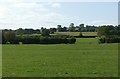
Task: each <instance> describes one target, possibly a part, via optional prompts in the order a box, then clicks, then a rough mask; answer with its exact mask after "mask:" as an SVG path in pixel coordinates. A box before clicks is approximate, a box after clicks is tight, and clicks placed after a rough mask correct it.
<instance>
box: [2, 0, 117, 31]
mask: <svg viewBox="0 0 120 79" xmlns="http://www.w3.org/2000/svg"><path fill="white" fill-rule="evenodd" d="M117 20H118V3H117V2H39V1H38V0H12V1H11V2H10V0H3V1H2V0H1V1H0V29H6V28H7V29H17V28H34V29H40V28H41V27H42V26H43V27H46V28H49V27H56V26H57V25H58V24H61V25H63V26H69V24H70V23H75V25H79V24H81V23H84V24H89V25H104V24H113V25H117V24H118V21H117Z"/></svg>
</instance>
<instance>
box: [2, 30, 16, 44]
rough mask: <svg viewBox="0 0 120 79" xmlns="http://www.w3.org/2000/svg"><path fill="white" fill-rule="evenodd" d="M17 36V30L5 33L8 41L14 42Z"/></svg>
mask: <svg viewBox="0 0 120 79" xmlns="http://www.w3.org/2000/svg"><path fill="white" fill-rule="evenodd" d="M15 38H16V34H15V32H12V31H8V32H5V33H4V39H5V40H6V41H7V42H10V43H13V42H14V40H15Z"/></svg>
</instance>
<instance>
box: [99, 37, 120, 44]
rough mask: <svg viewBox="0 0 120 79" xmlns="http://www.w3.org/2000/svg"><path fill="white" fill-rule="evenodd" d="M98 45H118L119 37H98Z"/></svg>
mask: <svg viewBox="0 0 120 79" xmlns="http://www.w3.org/2000/svg"><path fill="white" fill-rule="evenodd" d="M99 43H120V36H111V37H100V38H99Z"/></svg>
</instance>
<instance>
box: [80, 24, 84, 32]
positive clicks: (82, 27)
mask: <svg viewBox="0 0 120 79" xmlns="http://www.w3.org/2000/svg"><path fill="white" fill-rule="evenodd" d="M84 30H85V28H84V24H80V25H79V31H80V32H83V31H84Z"/></svg>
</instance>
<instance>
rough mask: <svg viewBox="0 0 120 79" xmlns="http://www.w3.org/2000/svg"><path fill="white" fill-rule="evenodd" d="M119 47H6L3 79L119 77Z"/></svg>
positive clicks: (87, 43)
mask: <svg viewBox="0 0 120 79" xmlns="http://www.w3.org/2000/svg"><path fill="white" fill-rule="evenodd" d="M117 45H118V44H117V43H114V44H113V43H111V44H98V43H97V38H78V39H77V42H76V44H52V45H41V44H37V45H36V44H30V45H27V44H22V45H3V46H2V47H3V55H2V56H3V57H2V58H3V72H2V74H3V77H111V76H112V77H116V76H117V73H118V55H117V54H118V46H117Z"/></svg>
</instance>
